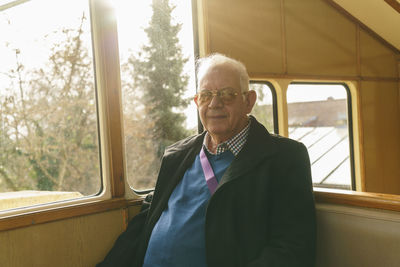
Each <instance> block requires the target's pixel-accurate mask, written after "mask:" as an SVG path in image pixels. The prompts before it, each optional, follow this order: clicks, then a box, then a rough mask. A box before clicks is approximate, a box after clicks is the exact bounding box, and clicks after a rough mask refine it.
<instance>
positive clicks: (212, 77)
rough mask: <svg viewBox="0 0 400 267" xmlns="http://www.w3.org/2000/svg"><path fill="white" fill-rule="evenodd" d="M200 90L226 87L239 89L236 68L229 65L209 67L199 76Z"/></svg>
mask: <svg viewBox="0 0 400 267" xmlns="http://www.w3.org/2000/svg"><path fill="white" fill-rule="evenodd" d="M199 87H200V88H199V89H200V90H204V89H207V90H217V89H222V88H226V87H231V88H235V89H240V76H239V73H238V71H237V70H236V69H234V68H233V67H231V66H229V65H226V64H225V65H217V66H212V67H210V68H209V69H208V70H207V72H206V73H205V74H204V75H203V77H201V80H200V83H199Z"/></svg>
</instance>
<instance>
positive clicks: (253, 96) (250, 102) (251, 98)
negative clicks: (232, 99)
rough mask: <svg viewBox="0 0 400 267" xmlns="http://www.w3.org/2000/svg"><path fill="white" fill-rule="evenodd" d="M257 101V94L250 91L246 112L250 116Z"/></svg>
mask: <svg viewBox="0 0 400 267" xmlns="http://www.w3.org/2000/svg"><path fill="white" fill-rule="evenodd" d="M256 100H257V93H256V91H254V90H249V92H248V93H247V97H246V112H247V114H249V113H250V112H251V110H252V109H253V107H254V104H255V103H256Z"/></svg>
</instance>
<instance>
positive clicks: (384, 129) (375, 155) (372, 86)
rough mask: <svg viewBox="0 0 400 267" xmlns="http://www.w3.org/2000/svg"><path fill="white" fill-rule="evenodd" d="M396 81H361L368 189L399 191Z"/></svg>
mask: <svg viewBox="0 0 400 267" xmlns="http://www.w3.org/2000/svg"><path fill="white" fill-rule="evenodd" d="M398 94H399V89H398V84H397V83H396V82H382V81H381V82H372V81H371V82H362V83H361V106H362V114H363V116H362V119H363V122H362V124H363V135H364V151H365V155H364V158H365V186H366V191H368V192H377V193H389V194H400V179H399V177H400V164H399V159H400V125H399V121H400V118H399V115H400V111H399V105H398V101H397V99H398V97H399V96H398Z"/></svg>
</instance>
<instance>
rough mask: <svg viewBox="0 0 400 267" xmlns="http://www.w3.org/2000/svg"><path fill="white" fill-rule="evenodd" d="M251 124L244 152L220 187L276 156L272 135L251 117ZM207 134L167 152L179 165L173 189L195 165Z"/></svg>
mask: <svg viewBox="0 0 400 267" xmlns="http://www.w3.org/2000/svg"><path fill="white" fill-rule="evenodd" d="M250 120H251V124H250V131H249V136H248V138H247V141H246V143H245V144H244V146H243V148H242V150H241V151H240V152H239V154H238V155H237V156H236V157H235V159H234V160H233V162H232V164H231V165H230V166H229V167H228V169H227V170H226V172H225V173H224V175H223V176H222V178H221V181H220V183H219V186H218V188H219V187H221V186H222V185H223V184H225V183H227V182H229V181H232V180H234V179H236V178H238V177H240V176H241V175H242V174H244V173H245V172H247V171H249V170H252V169H253V168H254V166H256V165H257V164H258V163H259V162H260V161H262V160H264V159H265V158H267V157H270V156H272V155H274V154H275V153H276V151H277V148H276V145H275V143H274V142H272V138H271V135H270V134H269V132H268V131H267V129H265V127H264V126H263V125H262V124H261V123H259V122H258V121H257V120H256V118H255V117H253V116H250ZM204 136H205V132H203V133H202V134H200V135H197V136H195V137H193V138H190V139H186V140H184V141H183V142H180V143H178V144H177V145H174V146H172V147H171V148H170V149H168V150H167V151H166V156H168V155H169V154H173V155H174V159H175V160H176V161H175V163H176V164H179V163H178V162H181V163H182V164H179V168H178V170H177V172H175V174H176V175H174V177H173V179H172V180H171V182H172V183H171V186H172V187H171V189H172V190H173V189H174V188H175V186H176V184H177V183H178V182H179V181H180V179H181V178H182V177H183V174H184V173H185V171H186V169H188V168H189V167H190V164H192V163H193V161H194V159H195V157H196V155H198V154H199V153H200V149H201V146H202V144H203V140H204Z"/></svg>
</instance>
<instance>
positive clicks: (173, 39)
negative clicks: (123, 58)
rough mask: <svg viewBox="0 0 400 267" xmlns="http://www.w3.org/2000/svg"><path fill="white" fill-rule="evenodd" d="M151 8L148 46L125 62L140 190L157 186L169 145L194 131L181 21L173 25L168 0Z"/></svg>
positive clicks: (134, 174) (131, 158)
mask: <svg viewBox="0 0 400 267" xmlns="http://www.w3.org/2000/svg"><path fill="white" fill-rule="evenodd" d="M152 9H153V14H152V17H151V21H150V23H149V26H148V27H147V28H146V29H145V32H146V33H147V36H148V44H146V45H144V46H143V47H142V49H141V51H140V53H139V54H137V55H133V54H132V55H131V56H130V57H129V59H128V62H127V63H125V64H123V66H122V71H123V73H122V76H123V79H122V80H123V83H122V87H123V92H124V99H123V101H124V105H123V106H124V128H125V144H126V147H127V151H126V157H127V168H128V178H129V179H131V180H132V182H133V183H134V184H135V186H137V187H139V188H149V187H151V186H153V184H152V182H153V181H154V180H155V179H154V178H155V176H156V174H157V172H158V166H159V163H160V158H161V156H162V154H163V152H164V149H165V148H166V147H167V146H168V145H170V144H172V143H174V142H176V141H178V140H180V139H182V138H184V137H186V136H188V135H189V131H188V130H186V128H185V127H184V121H185V116H184V115H183V114H182V113H183V112H182V111H183V109H184V108H185V107H186V106H187V105H188V100H187V99H185V98H184V97H183V94H184V92H185V90H186V89H187V85H188V79H189V77H188V76H187V75H185V74H184V72H183V69H184V65H185V64H186V62H187V61H188V59H186V58H184V56H183V53H182V49H181V47H180V44H179V39H178V33H179V31H180V29H181V25H180V24H173V22H172V16H171V14H172V11H173V9H174V8H173V7H171V6H170V4H169V1H168V0H153V2H152ZM132 178H133V179H134V180H133V179H132ZM131 184H132V183H131Z"/></svg>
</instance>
